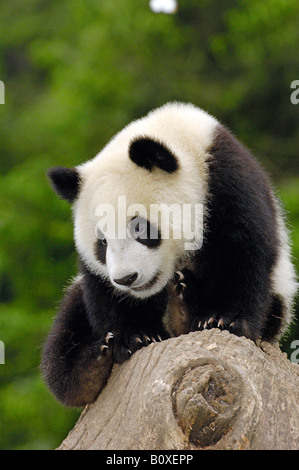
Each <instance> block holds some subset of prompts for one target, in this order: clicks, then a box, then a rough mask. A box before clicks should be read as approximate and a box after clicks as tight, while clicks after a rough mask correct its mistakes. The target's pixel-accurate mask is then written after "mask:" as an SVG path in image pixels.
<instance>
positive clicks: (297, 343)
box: [290, 339, 299, 364]
mask: <svg viewBox="0 0 299 470" xmlns="http://www.w3.org/2000/svg"><path fill="white" fill-rule="evenodd" d="M291 349H294V351H293V352H292V354H291V356H290V361H291V362H294V364H299V340H298V339H294V341H292V343H291Z"/></svg>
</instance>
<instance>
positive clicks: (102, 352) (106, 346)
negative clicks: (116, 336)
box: [98, 331, 113, 360]
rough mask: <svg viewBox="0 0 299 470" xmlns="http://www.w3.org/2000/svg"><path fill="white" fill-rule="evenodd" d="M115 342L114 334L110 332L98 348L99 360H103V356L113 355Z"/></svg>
mask: <svg viewBox="0 0 299 470" xmlns="http://www.w3.org/2000/svg"><path fill="white" fill-rule="evenodd" d="M112 340H113V333H112V332H111V331H108V333H107V334H106V335H105V337H104V339H103V340H102V341H100V343H99V345H98V346H99V347H98V352H99V355H98V360H99V359H101V358H102V357H103V356H108V355H109V354H111V343H112Z"/></svg>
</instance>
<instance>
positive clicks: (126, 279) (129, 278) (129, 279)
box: [113, 273, 138, 286]
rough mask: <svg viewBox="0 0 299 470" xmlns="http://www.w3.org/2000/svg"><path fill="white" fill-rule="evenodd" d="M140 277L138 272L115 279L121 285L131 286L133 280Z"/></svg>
mask: <svg viewBox="0 0 299 470" xmlns="http://www.w3.org/2000/svg"><path fill="white" fill-rule="evenodd" d="M137 278H138V273H133V274H128V275H127V276H124V277H122V278H121V279H113V281H114V282H115V283H116V284H119V285H120V286H131V285H132V284H133V282H135V281H136V279H137Z"/></svg>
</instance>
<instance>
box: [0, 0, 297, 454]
mask: <svg viewBox="0 0 299 470" xmlns="http://www.w3.org/2000/svg"><path fill="white" fill-rule="evenodd" d="M0 25H1V45H0V51H1V53H0V79H1V80H2V81H3V82H4V84H5V100H6V101H5V105H0V119H1V126H0V147H1V167H0V194H1V197H0V229H1V252H0V300H1V306H0V309H1V312H0V340H2V341H4V343H5V348H6V349H5V350H6V363H5V365H0V385H1V388H0V448H1V449H53V448H55V446H57V445H58V444H59V443H60V442H61V440H62V439H63V438H64V437H65V435H66V434H67V432H68V431H69V430H70V429H71V427H72V425H73V423H74V421H75V420H76V418H77V417H78V413H79V411H78V410H71V409H66V408H64V407H62V406H61V405H59V404H58V403H57V402H56V401H55V400H54V398H52V396H51V395H50V393H49V392H48V390H47V389H46V387H45V386H44V384H43V383H42V380H41V376H40V372H39V361H40V352H41V345H42V343H43V341H44V338H45V335H46V334H47V332H48V330H49V328H50V326H51V323H52V320H53V316H54V312H55V308H56V306H57V303H58V301H59V300H60V298H61V296H62V288H63V286H65V285H66V283H67V280H68V279H69V278H70V277H71V276H72V275H74V274H75V273H76V255H75V251H74V246H73V239H72V224H71V214H70V209H69V206H68V204H67V203H66V202H63V201H61V200H58V198H56V197H55V195H54V194H53V193H52V191H51V189H50V188H49V186H48V182H47V179H46V177H45V171H46V169H47V168H48V167H50V166H53V165H65V166H73V165H76V164H79V163H81V162H83V161H85V160H86V159H88V158H91V157H93V156H94V155H95V154H96V153H97V152H98V151H99V150H100V149H101V148H102V147H103V145H104V144H105V143H106V142H107V140H108V139H110V138H111V137H112V136H113V134H114V133H115V132H117V131H119V130H120V129H121V128H122V127H123V126H124V125H126V124H127V123H128V122H129V121H131V120H132V119H136V118H138V117H141V116H142V115H143V114H145V113H147V112H148V111H149V110H150V109H151V108H154V107H157V106H160V105H162V104H163V103H165V102H167V101H169V100H179V101H188V102H192V103H194V104H196V105H198V106H200V107H202V108H204V109H206V110H207V111H209V112H210V113H212V114H214V115H215V116H216V117H217V118H218V119H220V120H222V122H223V123H225V124H226V125H227V126H228V127H229V128H230V129H231V130H232V131H233V132H234V133H235V134H236V135H237V136H238V137H239V138H240V139H241V140H242V141H243V142H244V143H245V144H246V145H247V146H248V147H249V148H250V149H251V150H252V151H253V153H254V154H256V155H257V156H258V157H259V159H260V160H261V161H262V163H263V165H264V167H265V168H266V169H267V170H268V171H269V172H270V174H271V175H272V178H273V181H274V183H275V186H276V187H277V192H278V194H280V196H281V198H282V200H283V202H284V205H285V208H286V210H287V212H288V217H289V220H290V227H291V236H292V240H293V247H294V248H293V252H294V256H295V258H296V259H298V254H299V192H298V185H299V161H298V154H299V104H298V105H297V106H296V105H294V104H292V103H291V101H290V96H291V93H292V91H293V90H291V88H290V84H291V82H292V81H293V80H296V79H299V53H298V46H299V28H298V25H299V3H298V0H263V1H260V0H222V1H219V0H181V1H178V11H177V13H176V14H175V15H165V14H161V13H160V14H156V13H153V12H152V11H151V10H150V8H149V2H148V1H146V0H126V1H123V0H113V1H112V0H85V1H82V0H72V1H66V2H61V1H58V0H51V1H50V0H26V2H24V1H23V0H10V1H6V2H1V7H0ZM297 266H298V264H297ZM297 312H298V307H297ZM298 338H299V326H298V323H297V326H296V325H294V326H293V327H292V330H291V332H290V334H289V335H288V336H287V337H286V338H285V339H284V341H283V342H282V348H283V349H284V350H285V351H287V353H288V354H290V352H291V348H290V346H291V342H292V340H293V339H298Z"/></svg>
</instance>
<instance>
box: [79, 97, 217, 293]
mask: <svg viewBox="0 0 299 470" xmlns="http://www.w3.org/2000/svg"><path fill="white" fill-rule="evenodd" d="M217 124H218V122H217V120H216V119H215V118H213V117H212V116H210V115H209V114H207V113H206V112H204V111H202V110H201V109H199V108H196V107H194V106H193V105H186V104H181V103H169V104H166V105H165V106H163V107H162V108H159V109H157V110H155V111H152V112H150V113H149V114H148V115H147V116H146V117H144V118H142V119H139V120H137V121H134V122H132V123H131V124H129V125H128V126H127V127H125V128H124V129H123V130H122V131H121V132H120V133H119V134H117V135H116V136H115V137H114V138H113V139H112V140H111V141H110V142H109V143H108V144H107V145H106V147H105V148H104V149H103V150H102V151H101V152H100V153H99V154H98V155H97V156H96V157H95V158H93V159H92V160H89V161H87V162H86V163H84V164H83V165H80V166H79V167H78V168H77V169H78V171H79V172H80V175H81V177H82V179H83V186H82V189H81V193H80V197H79V198H78V200H77V201H76V202H75V204H74V206H73V210H74V219H75V242H76V246H77V249H78V251H79V253H80V255H81V256H82V258H83V259H84V261H85V262H86V264H87V266H88V267H89V268H90V269H91V271H92V272H94V273H95V274H98V275H101V276H103V277H105V278H106V279H109V280H110V282H111V283H112V284H113V285H114V286H115V287H116V288H117V289H119V290H122V291H124V290H126V291H128V288H126V287H120V286H117V285H116V284H115V283H114V282H113V278H116V277H117V278H120V277H123V276H125V275H126V274H130V273H132V272H138V273H139V276H140V277H139V279H138V280H137V281H136V285H139V283H140V282H141V281H144V283H146V282H148V281H150V280H151V278H152V277H153V276H154V274H155V273H156V272H157V271H161V275H160V277H159V280H158V282H157V283H156V284H155V285H154V286H153V287H152V288H151V289H148V290H147V291H146V292H142V291H140V292H133V291H131V290H130V293H131V294H132V295H134V296H136V297H145V296H149V295H152V294H154V293H155V292H158V291H159V290H161V289H162V288H163V287H164V286H165V285H166V284H167V282H168V281H169V279H170V278H171V277H172V275H173V271H174V268H175V263H176V261H177V260H178V259H179V258H180V257H182V256H184V255H185V254H186V253H185V252H184V247H183V243H182V242H183V239H182V240H174V239H169V240H163V241H162V243H161V245H160V246H159V248H157V249H150V248H147V247H145V246H143V245H141V244H140V243H138V242H136V241H135V240H112V239H111V240H108V247H107V264H106V265H105V266H103V265H102V264H101V263H100V262H99V261H98V260H97V258H96V256H95V253H94V244H95V241H96V234H95V227H96V224H97V222H98V220H97V217H96V216H95V213H96V209H97V207H98V205H99V204H105V203H106V204H112V205H113V207H115V209H116V212H117V207H118V196H120V195H121V196H126V201H127V205H130V204H136V203H139V204H142V205H143V206H144V207H145V208H146V210H147V211H148V213H149V212H150V205H151V204H166V205H167V206H171V205H172V204H175V203H179V204H192V205H194V204H204V202H205V197H206V195H207V187H208V186H207V185H208V169H207V164H206V160H207V157H208V149H209V147H210V145H211V143H212V140H213V132H214V130H215V127H216V126H217ZM139 136H146V137H151V138H153V139H156V140H159V141H161V142H163V143H164V144H166V145H167V146H168V148H169V149H170V150H172V151H173V153H174V154H175V155H176V157H177V158H178V160H179V170H178V171H176V172H174V173H171V174H169V173H167V172H165V171H163V170H161V169H159V168H155V169H154V170H153V171H151V172H149V171H147V170H146V169H144V168H141V167H138V166H137V165H136V164H135V163H133V162H132V161H131V160H130V158H129V155H128V148H129V144H130V142H131V141H132V140H133V139H134V138H136V137H139ZM160 228H161V230H162V237H163V231H164V230H166V229H167V227H163V226H162V227H160ZM132 287H133V286H132Z"/></svg>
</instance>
